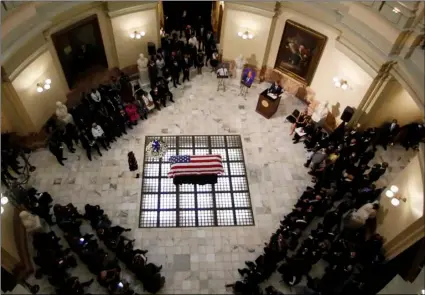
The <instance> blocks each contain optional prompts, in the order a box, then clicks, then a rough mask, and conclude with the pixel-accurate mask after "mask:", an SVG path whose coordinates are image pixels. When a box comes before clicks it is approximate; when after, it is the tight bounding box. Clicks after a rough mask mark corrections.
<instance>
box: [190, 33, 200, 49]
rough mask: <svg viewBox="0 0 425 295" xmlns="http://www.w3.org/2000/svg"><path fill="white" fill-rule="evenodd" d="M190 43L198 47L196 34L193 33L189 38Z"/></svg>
mask: <svg viewBox="0 0 425 295" xmlns="http://www.w3.org/2000/svg"><path fill="white" fill-rule="evenodd" d="M189 45H192V46H193V47H195V48H198V40H197V39H196V37H195V35H193V34H192V36H191V37H190V38H189Z"/></svg>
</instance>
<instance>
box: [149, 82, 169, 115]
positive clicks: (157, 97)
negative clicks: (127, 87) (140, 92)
mask: <svg viewBox="0 0 425 295" xmlns="http://www.w3.org/2000/svg"><path fill="white" fill-rule="evenodd" d="M150 95H151V97H152V99H153V102H154V104H155V107H156V108H157V110H158V111H160V110H161V107H160V106H159V103H160V101H161V100H165V98H161V93H160V92H159V89H158V87H156V86H155V87H154V88H153V89H152V90H151V91H150ZM163 104H165V103H163Z"/></svg>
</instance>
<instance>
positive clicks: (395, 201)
mask: <svg viewBox="0 0 425 295" xmlns="http://www.w3.org/2000/svg"><path fill="white" fill-rule="evenodd" d="M398 191H399V189H398V187H397V186H395V185H392V186H391V187H390V189H388V190H387V191H386V192H385V196H387V197H388V198H390V199H391V204H392V205H393V206H394V207H397V206H398V205H400V201H403V202H404V203H406V201H407V199H406V198H403V197H401V196H399V195H397V193H398Z"/></svg>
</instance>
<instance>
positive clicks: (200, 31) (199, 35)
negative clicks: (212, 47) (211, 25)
mask: <svg viewBox="0 0 425 295" xmlns="http://www.w3.org/2000/svg"><path fill="white" fill-rule="evenodd" d="M205 37H206V30H205V27H204V25H203V24H200V26H199V27H198V28H197V29H196V39H197V40H198V42H199V43H198V46H199V48H200V49H202V51H204V50H205Z"/></svg>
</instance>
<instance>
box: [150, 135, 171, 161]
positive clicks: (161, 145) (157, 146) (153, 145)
mask: <svg viewBox="0 0 425 295" xmlns="http://www.w3.org/2000/svg"><path fill="white" fill-rule="evenodd" d="M167 150H168V146H167V144H166V143H165V142H163V141H162V140H159V139H155V140H153V141H151V142H149V143H148V145H147V146H146V154H147V156H148V157H150V158H155V159H160V158H162V157H163V156H164V155H165V153H166V152H167Z"/></svg>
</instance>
